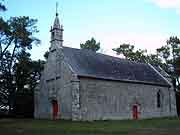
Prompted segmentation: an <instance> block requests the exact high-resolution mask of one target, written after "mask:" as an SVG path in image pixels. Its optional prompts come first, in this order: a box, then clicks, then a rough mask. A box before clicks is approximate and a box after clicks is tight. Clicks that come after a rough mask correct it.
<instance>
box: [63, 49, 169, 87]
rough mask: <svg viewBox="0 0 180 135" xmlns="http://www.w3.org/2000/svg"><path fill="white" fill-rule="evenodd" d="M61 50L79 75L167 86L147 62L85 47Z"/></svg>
mask: <svg viewBox="0 0 180 135" xmlns="http://www.w3.org/2000/svg"><path fill="white" fill-rule="evenodd" d="M63 51H64V56H65V60H66V61H67V62H68V63H69V65H70V66H71V68H72V69H73V71H74V72H75V73H76V74H77V75H78V76H81V77H93V78H99V79H108V80H115V81H123V82H134V83H144V84H151V85H160V86H169V84H168V82H167V81H166V80H165V79H164V78H163V77H162V76H160V75H159V74H158V73H157V71H155V69H153V68H152V67H151V66H150V65H148V64H144V63H137V62H133V61H129V60H125V59H120V58H117V57H112V56H109V55H104V54H100V53H95V52H93V51H90V50H86V49H83V50H81V49H75V48H69V47H63Z"/></svg>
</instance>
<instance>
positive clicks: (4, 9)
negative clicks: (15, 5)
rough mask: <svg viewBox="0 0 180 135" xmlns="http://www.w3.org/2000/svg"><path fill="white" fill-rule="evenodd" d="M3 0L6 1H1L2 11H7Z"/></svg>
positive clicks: (0, 8) (0, 9)
mask: <svg viewBox="0 0 180 135" xmlns="http://www.w3.org/2000/svg"><path fill="white" fill-rule="evenodd" d="M2 1H4V0H1V2H0V11H6V10H7V8H6V6H5V5H4V4H3V3H2Z"/></svg>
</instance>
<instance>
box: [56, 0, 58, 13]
mask: <svg viewBox="0 0 180 135" xmlns="http://www.w3.org/2000/svg"><path fill="white" fill-rule="evenodd" d="M57 10H58V2H56V16H58V11H57Z"/></svg>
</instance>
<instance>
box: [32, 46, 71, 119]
mask: <svg viewBox="0 0 180 135" xmlns="http://www.w3.org/2000/svg"><path fill="white" fill-rule="evenodd" d="M71 78H72V70H71V69H70V67H69V65H68V64H67V63H66V62H65V59H64V57H63V52H62V50H61V49H57V50H55V51H53V52H50V53H49V57H48V60H47V63H46V65H45V68H44V71H43V73H42V76H41V80H40V84H39V85H38V87H37V88H36V91H35V113H34V116H35V118H46V119H52V100H56V101H57V102H58V105H59V113H58V117H57V118H62V119H71V118H72V92H71V89H72V83H71Z"/></svg>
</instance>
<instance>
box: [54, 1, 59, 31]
mask: <svg viewBox="0 0 180 135" xmlns="http://www.w3.org/2000/svg"><path fill="white" fill-rule="evenodd" d="M53 28H57V29H60V23H59V17H58V3H57V2H56V18H55V20H54V25H53Z"/></svg>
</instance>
